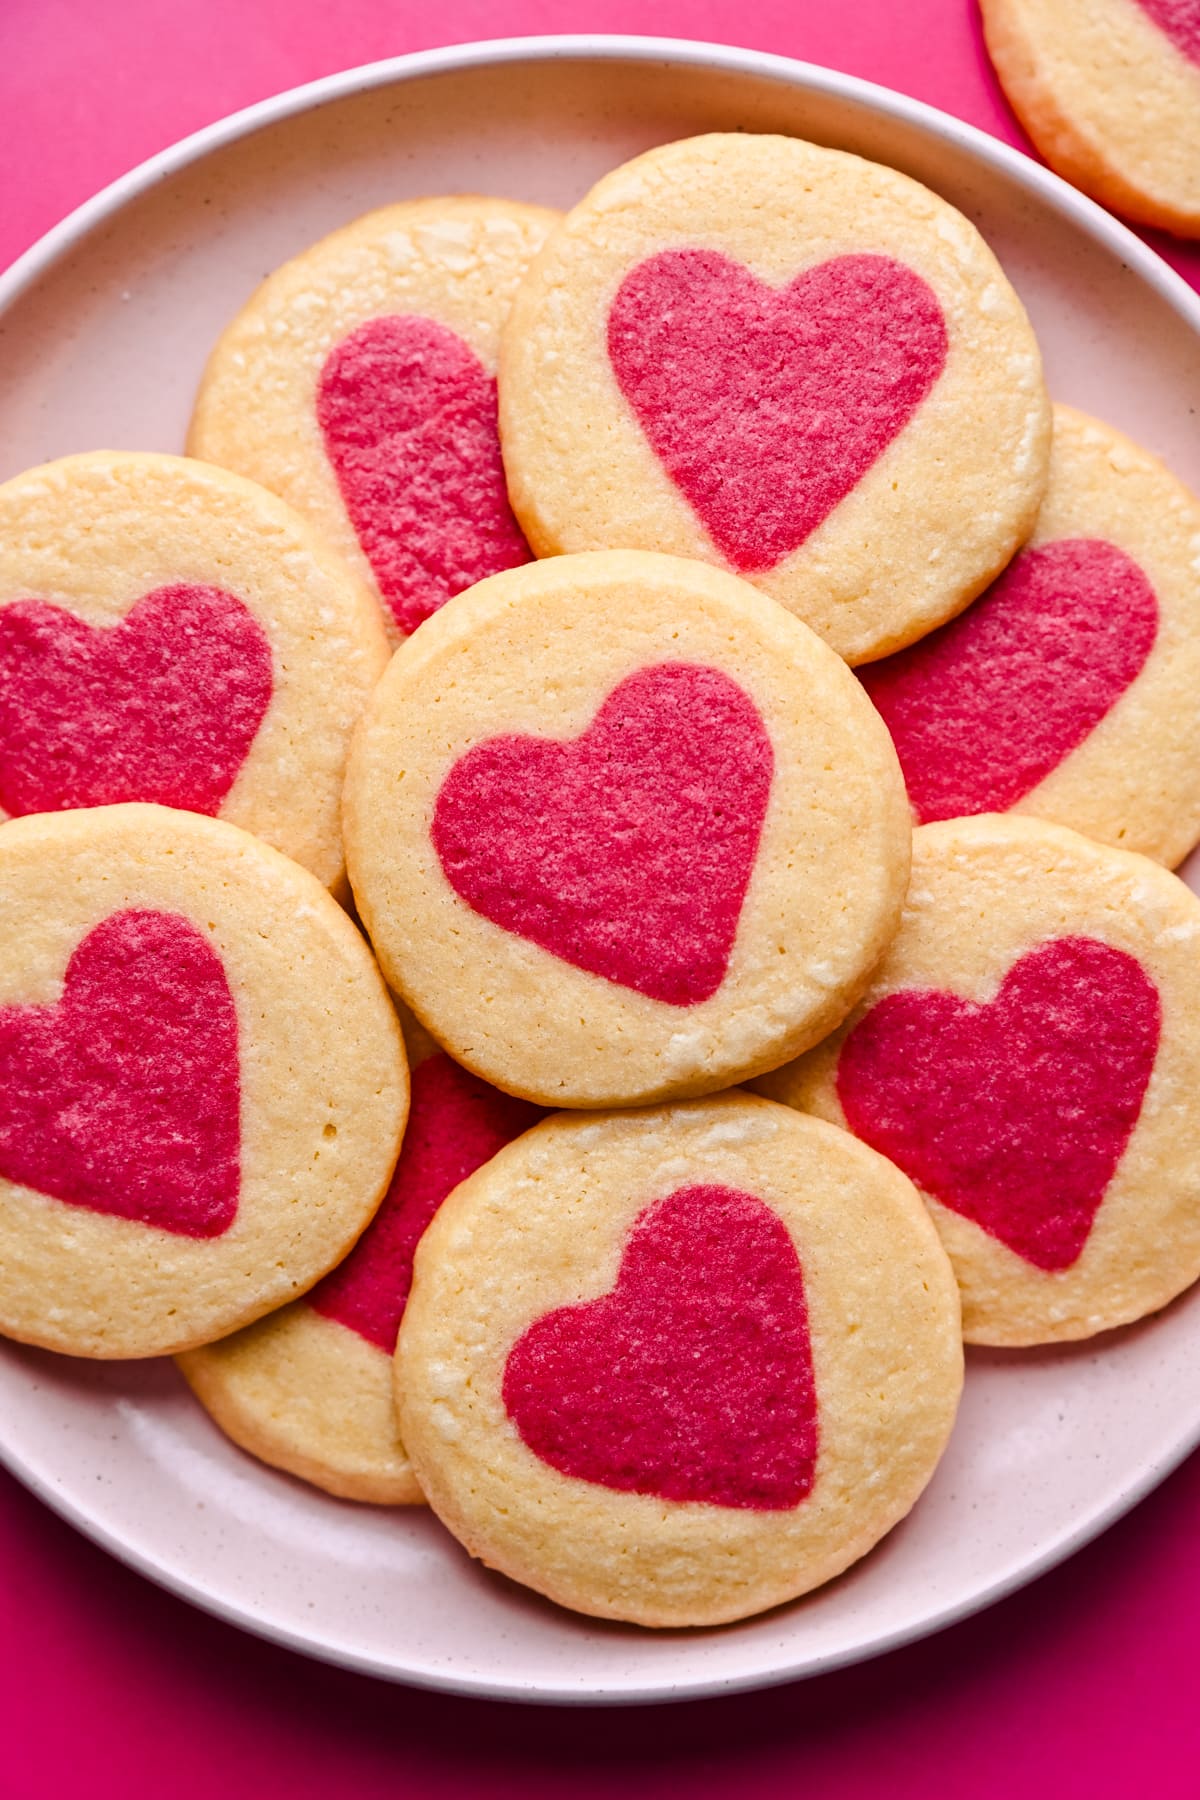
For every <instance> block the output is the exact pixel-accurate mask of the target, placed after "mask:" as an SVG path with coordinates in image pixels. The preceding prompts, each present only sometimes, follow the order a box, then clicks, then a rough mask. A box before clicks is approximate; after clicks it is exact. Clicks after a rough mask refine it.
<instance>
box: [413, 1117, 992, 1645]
mask: <svg viewBox="0 0 1200 1800" xmlns="http://www.w3.org/2000/svg"><path fill="white" fill-rule="evenodd" d="M694 1184H701V1185H703V1184H714V1185H717V1186H724V1187H726V1188H731V1189H733V1190H735V1192H736V1193H738V1194H740V1195H749V1196H751V1197H752V1198H753V1199H755V1200H758V1201H761V1202H763V1203H765V1205H766V1207H768V1208H769V1209H770V1210H771V1211H772V1212H773V1213H774V1214H775V1216H776V1218H777V1219H778V1220H780V1221H782V1223H783V1225H784V1227H785V1228H786V1231H787V1233H788V1235H789V1236H790V1238H791V1241H792V1244H793V1246H794V1248H795V1250H796V1253H797V1255H798V1259H799V1266H800V1271H801V1275H802V1279H803V1288H804V1303H805V1308H806V1312H807V1321H808V1331H809V1339H810V1344H811V1357H812V1370H813V1377H814V1384H815V1404H816V1416H817V1458H816V1464H815V1468H814V1470H813V1479H812V1485H811V1487H810V1488H809V1490H808V1492H807V1495H806V1496H805V1497H804V1498H803V1499H801V1500H800V1502H799V1503H798V1504H795V1505H791V1506H782V1507H775V1508H772V1509H770V1510H759V1509H757V1508H755V1507H752V1506H745V1505H727V1504H714V1503H711V1502H708V1501H676V1500H671V1499H664V1498H661V1497H659V1496H657V1495H656V1494H654V1493H648V1492H636V1491H622V1490H620V1489H617V1488H613V1487H609V1486H607V1485H604V1484H603V1483H602V1482H600V1481H595V1480H589V1479H582V1478H580V1477H578V1476H574V1475H568V1474H564V1473H561V1472H560V1471H559V1470H558V1469H556V1468H555V1467H553V1466H552V1465H551V1464H549V1463H548V1462H545V1461H543V1460H542V1458H541V1457H540V1456H538V1455H537V1454H535V1452H534V1451H533V1450H532V1449H530V1448H529V1447H528V1445H527V1443H526V1442H525V1441H524V1439H523V1437H522V1436H521V1435H520V1434H519V1432H518V1430H517V1428H516V1426H515V1424H514V1422H513V1420H512V1419H511V1418H510V1417H509V1414H508V1411H507V1409H506V1406H505V1402H504V1398H503V1392H502V1389H503V1383H504V1376H505V1368H506V1364H507V1363H508V1359H509V1356H510V1353H511V1351H512V1348H513V1346H514V1344H515V1343H516V1342H517V1341H518V1340H519V1339H520V1338H521V1337H522V1335H523V1333H525V1332H526V1330H527V1329H528V1328H529V1327H530V1326H531V1325H532V1324H533V1323H534V1321H536V1320H538V1319H540V1318H542V1317H544V1316H545V1315H546V1314H547V1313H550V1312H553V1311H555V1310H556V1309H558V1308H561V1307H564V1306H573V1305H577V1304H578V1303H579V1302H581V1301H587V1300H591V1299H595V1298H598V1297H599V1296H602V1295H605V1294H608V1293H610V1292H611V1291H612V1290H613V1288H614V1284H615V1283H616V1282H617V1279H618V1270H619V1268H620V1266H621V1262H622V1254H623V1251H624V1248H625V1245H626V1242H627V1239H628V1236H629V1233H630V1230H631V1227H633V1225H634V1223H635V1221H636V1220H637V1219H638V1218H639V1215H641V1214H643V1213H645V1212H646V1209H647V1208H649V1207H651V1206H652V1204H653V1203H655V1202H660V1201H662V1200H664V1199H665V1198H667V1197H668V1196H670V1195H672V1194H675V1193H677V1192H678V1191H679V1190H681V1189H686V1188H689V1187H691V1186H693V1185H694ZM714 1323H715V1324H716V1325H717V1326H718V1329H719V1321H714ZM628 1350H629V1354H630V1356H631V1357H633V1358H636V1357H637V1355H638V1354H639V1344H638V1342H637V1341H636V1338H631V1339H630V1341H629V1346H628ZM396 1368H397V1383H398V1386H397V1392H398V1395H399V1405H400V1416H401V1429H402V1431H403V1433H404V1439H405V1442H406V1443H407V1444H408V1446H409V1448H410V1451H411V1453H412V1457H413V1462H414V1464H415V1466H416V1469H417V1472H418V1476H419V1478H420V1480H421V1483H422V1486H423V1487H424V1489H425V1491H426V1494H427V1496H428V1498H429V1501H430V1504H431V1505H432V1506H433V1508H434V1510H435V1511H436V1512H437V1513H438V1515H439V1517H440V1518H441V1519H442V1520H443V1521H444V1522H445V1523H446V1524H447V1525H448V1526H449V1527H450V1529H451V1531H453V1532H454V1534H455V1536H456V1537H458V1538H459V1539H461V1541H462V1542H463V1543H464V1544H465V1545H466V1547H467V1549H468V1550H469V1551H470V1552H471V1553H472V1555H474V1556H477V1557H480V1558H481V1559H482V1560H483V1561H484V1562H485V1563H487V1564H488V1565H489V1566H490V1567H492V1568H496V1569H500V1570H501V1571H503V1573H505V1574H506V1575H509V1576H512V1577H513V1578H514V1579H516V1580H518V1581H521V1582H524V1583H526V1584H527V1585H528V1586H530V1587H534V1588H536V1589H538V1590H539V1591H540V1592H541V1593H543V1594H547V1595H549V1597H550V1598H551V1599H553V1600H557V1601H558V1602H560V1604H562V1605H565V1606H570V1607H572V1608H574V1609H576V1610H577V1611H580V1612H586V1613H591V1614H594V1615H597V1616H599V1617H602V1618H611V1619H625V1620H631V1621H633V1622H635V1623H638V1624H642V1625H652V1626H680V1625H714V1624H719V1623H722V1622H724V1621H726V1620H731V1619H740V1618H745V1617H746V1616H748V1615H749V1614H751V1613H755V1612H760V1611H762V1610H763V1609H764V1608H766V1607H770V1606H775V1605H778V1604H779V1603H780V1602H782V1601H786V1600H789V1599H792V1598H794V1597H795V1596H796V1595H798V1594H802V1593H805V1592H807V1591H808V1590H809V1589H811V1588H814V1587H816V1586H818V1585H819V1584H820V1583H821V1582H823V1581H828V1580H829V1579H830V1578H831V1577H832V1576H834V1575H836V1574H838V1573H839V1572H840V1571H841V1570H842V1569H844V1568H846V1567H847V1566H848V1565H849V1564H850V1563H852V1562H854V1561H855V1560H856V1559H857V1558H858V1557H860V1556H863V1555H865V1554H866V1552H867V1551H868V1550H869V1549H870V1548H871V1547H872V1545H874V1544H875V1543H876V1542H877V1541H878V1540H879V1538H881V1537H882V1536H883V1535H884V1533H885V1532H887V1531H889V1530H890V1529H891V1527H892V1526H893V1525H895V1524H896V1522H897V1521H898V1520H899V1519H901V1518H903V1517H904V1515H905V1514H906V1513H907V1512H908V1511H909V1509H910V1508H911V1507H912V1505H913V1503H914V1502H915V1500H916V1499H917V1497H918V1495H919V1494H920V1493H921V1491H922V1489H923V1488H924V1487H925V1485H926V1483H927V1482H928V1480H929V1478H930V1476H931V1474H932V1473H933V1470H934V1467H935V1465H936V1463H937V1461H938V1458H939V1457H940V1455H941V1453H942V1450H943V1448H944V1446H945V1443H946V1439H947V1436H948V1435H949V1431H950V1428H951V1425H952V1423H953V1420H954V1414H955V1409H956V1406H957V1403H958V1397H959V1391H960V1387H961V1383H962V1343H961V1337H960V1331H959V1308H958V1296H957V1293H956V1290H955V1286H954V1279H953V1276H952V1274H951V1270H950V1267H949V1264H948V1262H947V1260H946V1257H945V1255H944V1253H943V1251H942V1249H941V1246H940V1245H939V1243H938V1241H937V1235H936V1233H935V1232H934V1231H933V1230H932V1228H931V1227H930V1224H929V1220H928V1217H927V1216H926V1215H925V1213H924V1209H923V1208H922V1207H921V1205H920V1202H919V1200H918V1197H917V1195H916V1193H915V1191H914V1189H913V1188H912V1186H911V1184H910V1183H909V1182H908V1181H907V1180H906V1179H905V1177H904V1176H902V1175H901V1174H900V1173H899V1172H898V1171H897V1170H896V1169H894V1168H893V1167H892V1166H891V1164H889V1163H888V1162H886V1161H885V1160H884V1159H883V1158H882V1157H879V1156H876V1155H875V1154H874V1153H873V1152H871V1151H868V1150H866V1149H865V1148H864V1147H863V1146H861V1145H859V1144H857V1143H856V1142H855V1141H854V1140H853V1139H851V1138H849V1137H848V1136H847V1135H846V1134H844V1133H837V1132H834V1131H833V1130H832V1129H831V1128H830V1127H829V1126H827V1125H824V1124H822V1123H819V1122H817V1121H814V1120H807V1119H800V1118H799V1117H798V1116H797V1115H795V1114H789V1112H788V1111H787V1110H786V1109H785V1108H782V1107H779V1106H774V1105H771V1104H769V1103H767V1102H766V1101H763V1100H759V1099H756V1098H755V1097H753V1096H751V1095H747V1094H723V1095H720V1096H718V1097H715V1098H711V1099H708V1100H703V1101H695V1102H692V1103H690V1104H686V1105H682V1106H674V1107H661V1108H656V1109H653V1110H646V1111H642V1112H632V1113H624V1114H620V1113H617V1114H606V1115H603V1116H601V1117H594V1118H583V1117H570V1116H564V1115H560V1116H558V1117H556V1118H553V1119H550V1120H548V1121H546V1122H545V1123H544V1124H542V1125H539V1126H537V1127H536V1128H535V1129H534V1130H533V1131H531V1132H528V1133H526V1135H525V1136H524V1137H523V1138H521V1139H520V1140H518V1142H517V1143H515V1144H513V1145H510V1146H509V1147H508V1148H507V1149H505V1150H503V1151H501V1152H500V1154H499V1155H498V1156H496V1157H495V1158H493V1160H492V1161H491V1162H490V1163H489V1164H487V1165H486V1167H485V1168H483V1169H481V1170H480V1171H479V1172H478V1173H477V1174H476V1175H474V1176H472V1177H471V1178H470V1179H469V1180H468V1181H466V1182H464V1183H463V1184H462V1186H461V1187H459V1188H458V1189H457V1190H456V1191H455V1193H454V1194H453V1195H452V1196H451V1198H450V1199H449V1200H448V1201H447V1202H446V1203H445V1205H444V1206H443V1207H442V1209H441V1211H440V1213H439V1214H438V1216H437V1218H436V1219H435V1221H434V1223H433V1225H432V1226H431V1227H430V1229H429V1230H428V1231H427V1232H426V1234H425V1237H424V1238H423V1239H422V1242H421V1246H420V1249H419V1251H418V1255H417V1269H416V1282H415V1285H414V1289H413V1294H412V1298H411V1300H410V1302H409V1307H408V1312H407V1315H406V1317H405V1321H404V1324H403V1326H402V1328H401V1334H400V1344H399V1348H398V1351H397V1359H396ZM664 1404H666V1405H669V1396H664Z"/></svg>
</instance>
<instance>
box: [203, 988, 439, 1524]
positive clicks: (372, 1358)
mask: <svg viewBox="0 0 1200 1800" xmlns="http://www.w3.org/2000/svg"><path fill="white" fill-rule="evenodd" d="M405 1012H406V1013H407V1009H405ZM404 1037H405V1045H406V1048H407V1050H408V1058H409V1067H410V1069H415V1068H416V1067H417V1066H418V1065H419V1064H420V1063H422V1062H424V1061H425V1060H426V1059H427V1058H428V1057H429V1056H431V1055H433V1054H434V1053H435V1052H436V1049H437V1046H436V1045H435V1044H434V1043H433V1042H432V1040H431V1039H430V1037H429V1036H428V1033H426V1032H424V1031H423V1030H422V1029H421V1027H420V1026H419V1025H418V1024H417V1022H416V1020H415V1019H413V1018H412V1016H411V1015H408V1016H407V1017H405V1019H404ZM178 1361H179V1367H180V1370H181V1371H182V1373H183V1375H184V1376H185V1377H186V1379H187V1382H188V1384H189V1386H190V1387H191V1389H192V1391H193V1393H194V1394H195V1395H196V1398H197V1399H198V1400H199V1401H200V1403H201V1405H202V1406H204V1407H205V1409H206V1410H207V1411H208V1412H209V1413H211V1415H212V1417H213V1418H214V1419H215V1420H216V1422H217V1424H218V1425H219V1426H220V1427H221V1430H222V1431H224V1432H225V1433H226V1434H227V1436H229V1437H231V1438H232V1439H233V1441H234V1443H235V1444H238V1445H240V1447H241V1448H242V1449H243V1450H247V1451H249V1453H250V1455H251V1456H257V1457H258V1458H259V1459H260V1461H262V1462H266V1463H270V1464H272V1466H273V1467H275V1468H277V1469H285V1470H286V1471H287V1473H288V1474H289V1475H298V1476H299V1477H300V1479H301V1480H302V1481H310V1482H312V1484H313V1485H314V1487H319V1488H324V1489H325V1491H326V1492H327V1493H330V1494H336V1495H337V1496H338V1497H339V1498H341V1499H345V1500H365V1501H372V1502H374V1503H375V1504H376V1505H381V1506H414V1505H419V1504H420V1503H421V1501H422V1499H423V1496H422V1493H421V1490H420V1488H419V1487H418V1486H417V1481H416V1477H415V1476H414V1474H413V1472H412V1464H411V1463H410V1462H409V1460H408V1455H407V1452H406V1451H405V1449H404V1446H403V1444H402V1443H401V1441H400V1433H399V1431H398V1429H397V1426H396V1409H395V1404H394V1401H393V1397H392V1380H393V1378H392V1359H391V1357H390V1356H389V1355H388V1353H387V1352H386V1351H385V1350H381V1349H380V1348H379V1346H378V1345H377V1344H374V1343H371V1342H370V1341H369V1340H368V1339H367V1338H365V1337H363V1336H361V1335H360V1334H359V1333H358V1332H357V1331H353V1330H351V1329H350V1327H349V1326H347V1325H344V1324H342V1323H340V1321H338V1320H337V1319H330V1318H327V1317H325V1316H324V1315H323V1314H321V1313H318V1312H317V1311H315V1309H314V1308H313V1307H311V1306H310V1305H308V1303H307V1301H305V1300H296V1301H293V1303H292V1304H291V1305H290V1306H285V1307H283V1308H282V1309H281V1310H280V1311H279V1312H276V1313H272V1314H270V1316H269V1317H268V1318H265V1319H259V1320H258V1322H257V1323H256V1324H254V1325H249V1326H247V1327H246V1329H245V1330H244V1331H238V1332H235V1333H234V1334H233V1336H232V1337H228V1338H222V1339H221V1340H220V1342H218V1343H215V1344H208V1345H206V1346H204V1347H203V1348H201V1349H199V1350H190V1351H188V1352H187V1353H186V1354H185V1355H183V1356H181V1357H180V1358H179V1359H178Z"/></svg>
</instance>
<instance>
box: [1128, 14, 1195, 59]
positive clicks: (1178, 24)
mask: <svg viewBox="0 0 1200 1800" xmlns="http://www.w3.org/2000/svg"><path fill="white" fill-rule="evenodd" d="M1138 4H1139V6H1140V7H1141V9H1142V11H1143V12H1144V13H1145V14H1146V15H1147V16H1148V17H1149V18H1151V19H1153V21H1154V23H1155V24H1156V25H1157V26H1158V28H1159V30H1160V31H1162V32H1165V34H1166V35H1167V37H1169V38H1170V40H1171V42H1172V43H1173V44H1174V46H1175V48H1176V49H1177V50H1181V51H1182V52H1183V54H1184V56H1186V57H1189V58H1190V59H1191V61H1192V62H1195V63H1200V0H1138Z"/></svg>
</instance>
